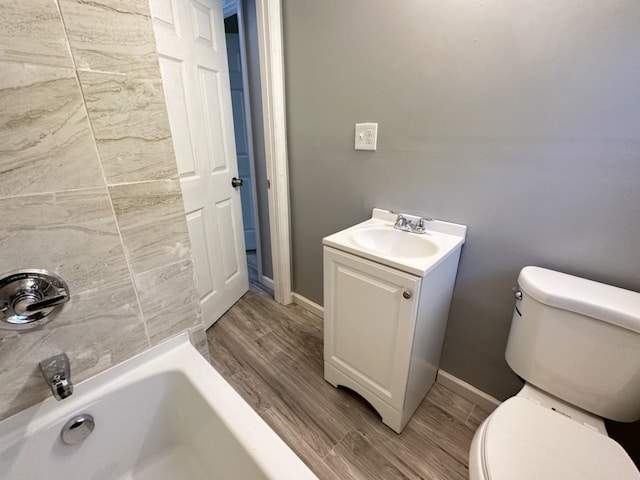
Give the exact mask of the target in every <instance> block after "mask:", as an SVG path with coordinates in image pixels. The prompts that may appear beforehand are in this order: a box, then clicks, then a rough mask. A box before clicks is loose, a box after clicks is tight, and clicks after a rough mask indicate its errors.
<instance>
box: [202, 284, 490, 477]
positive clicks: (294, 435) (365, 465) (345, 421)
mask: <svg viewBox="0 0 640 480" xmlns="http://www.w3.org/2000/svg"><path fill="white" fill-rule="evenodd" d="M322 327H323V324H322V319H320V318H319V317H317V316H315V315H313V314H311V313H309V312H307V311H306V310H304V309H302V308H300V307H299V306H296V305H293V306H286V307H285V306H282V305H279V304H277V303H276V302H275V301H274V300H273V299H272V298H270V297H269V296H268V295H265V294H264V293H263V292H261V291H254V290H250V291H249V292H248V293H247V294H246V295H245V296H244V297H243V298H242V299H240V301H239V302H238V303H236V304H235V305H234V306H233V307H232V308H231V309H230V310H229V311H228V312H227V313H226V314H225V315H224V316H223V317H222V318H221V319H220V320H218V322H216V324H215V325H214V326H213V327H211V328H210V329H209V330H208V331H207V338H208V341H209V350H210V352H211V362H212V364H213V366H214V367H215V368H216V369H217V370H218V371H219V372H220V373H221V374H222V375H223V376H224V377H225V378H226V380H227V381H228V382H229V383H230V384H231V385H232V386H233V387H234V388H235V389H236V390H237V391H238V393H239V394H240V395H241V396H242V397H243V398H244V399H245V400H246V401H247V402H248V403H249V404H250V405H251V406H252V407H253V409H254V410H255V411H256V412H257V413H258V414H259V415H260V416H261V417H262V418H263V419H264V420H265V421H266V422H267V423H268V424H269V425H270V426H271V428H273V429H274V430H275V431H276V433H278V435H280V437H281V438H282V439H283V440H284V441H285V442H286V443H287V444H288V445H289V446H290V447H291V448H292V449H293V450H294V451H295V452H296V454H298V456H299V457H300V458H301V459H302V460H303V461H304V462H305V463H306V464H307V465H308V466H309V467H310V468H311V470H313V471H314V473H315V474H316V475H317V476H318V477H319V478H320V479H340V480H343V479H358V480H360V479H362V480H376V479H380V480H387V479H430V480H435V479H454V480H455V479H460V480H465V479H467V478H468V468H467V466H468V451H469V446H470V444H471V438H472V437H473V433H474V431H475V429H476V428H477V426H478V425H479V423H480V422H481V421H482V420H483V419H484V418H485V416H486V414H485V413H484V412H482V411H481V410H480V409H478V407H477V406H475V405H474V404H472V403H471V402H469V401H467V400H465V399H464V398H462V397H460V396H458V395H456V394H455V393H453V392H451V391H449V390H448V389H446V388H444V387H442V386H440V385H435V386H434V387H433V388H432V389H431V391H430V392H429V394H428V395H427V397H426V399H425V400H424V401H423V402H422V405H421V406H420V408H419V409H418V411H417V412H416V414H415V415H414V416H413V418H412V419H411V421H410V422H409V424H408V425H407V427H406V428H405V430H404V432H403V433H402V434H401V435H398V434H396V433H395V432H393V431H392V430H391V429H390V428H388V427H387V426H385V425H384V424H383V423H382V422H381V421H380V418H379V416H378V415H377V413H376V412H375V411H374V410H373V408H372V407H371V406H369V405H368V404H367V403H366V402H365V401H364V400H363V399H362V398H361V397H359V396H358V395H357V394H355V393H353V392H350V391H347V390H343V389H336V388H334V387H333V386H331V385H330V384H329V383H327V382H325V381H324V378H323V351H322V348H323V332H322Z"/></svg>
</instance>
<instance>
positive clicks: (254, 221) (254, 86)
mask: <svg viewBox="0 0 640 480" xmlns="http://www.w3.org/2000/svg"><path fill="white" fill-rule="evenodd" d="M223 13H224V17H225V20H224V26H225V37H226V48H227V58H228V65H229V80H230V87H231V102H232V108H233V124H234V131H235V140H236V153H237V157H238V174H239V178H240V179H241V180H242V183H243V185H242V187H241V188H240V194H241V203H242V218H243V233H244V240H245V248H246V256H247V267H248V273H249V284H250V286H251V288H253V289H256V290H260V291H263V292H265V293H267V294H268V295H270V296H271V297H273V269H272V260H271V234H270V228H269V205H268V187H269V181H268V178H267V170H266V159H265V149H264V129H263V125H262V108H261V107H262V98H261V84H260V63H259V58H258V36H257V25H256V11H255V3H254V0H238V1H236V0H233V1H225V2H223Z"/></svg>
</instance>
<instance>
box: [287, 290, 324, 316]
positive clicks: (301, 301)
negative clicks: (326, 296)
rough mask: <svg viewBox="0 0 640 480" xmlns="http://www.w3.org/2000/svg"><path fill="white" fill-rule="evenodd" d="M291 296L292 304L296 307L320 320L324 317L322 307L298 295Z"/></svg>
mask: <svg viewBox="0 0 640 480" xmlns="http://www.w3.org/2000/svg"><path fill="white" fill-rule="evenodd" d="M292 296H293V303H295V304H296V305H300V306H301V307H302V308H304V309H305V310H308V311H310V312H311V313H313V314H315V315H317V316H319V317H320V318H323V317H324V307H322V306H320V305H318V304H317V303H315V302H312V301H311V300H309V299H308V298H306V297H303V296H302V295H300V294H299V293H295V292H294V293H293V294H292Z"/></svg>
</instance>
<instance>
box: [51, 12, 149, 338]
mask: <svg viewBox="0 0 640 480" xmlns="http://www.w3.org/2000/svg"><path fill="white" fill-rule="evenodd" d="M55 4H56V7H57V9H58V13H59V14H60V21H61V22H62V29H63V31H64V38H65V40H66V41H67V47H68V49H69V50H68V51H69V56H70V57H71V64H72V65H73V72H74V75H75V78H76V83H77V85H78V89H79V90H80V95H81V97H82V108H83V109H84V113H85V115H86V116H87V123H88V124H89V130H90V132H91V137H92V139H93V146H94V149H95V152H96V157H97V159H98V165H99V166H100V172H101V173H102V181H103V182H104V188H106V190H107V198H108V199H109V205H110V207H111V214H112V215H113V220H114V222H115V225H116V231H117V232H118V237H119V238H120V246H121V247H122V253H123V255H124V259H125V261H126V262H127V268H128V270H129V277H130V281H131V286H132V287H133V293H134V295H135V296H136V302H137V303H138V313H139V315H140V321H141V322H142V326H143V327H144V334H145V336H146V337H147V347H150V346H151V345H152V344H151V337H150V336H149V329H148V327H147V322H146V320H145V318H144V312H143V311H142V303H141V302H140V295H139V294H138V288H137V286H136V282H135V274H134V272H133V267H132V266H131V262H130V259H129V254H128V251H127V248H126V247H125V244H124V239H123V238H122V232H121V231H120V224H119V223H118V217H117V216H116V209H115V207H114V205H113V199H112V198H111V192H110V190H109V183H108V182H107V176H106V174H105V171H104V166H103V165H102V157H101V156H100V152H99V151H98V144H97V142H96V135H95V132H94V129H93V122H92V121H91V117H90V116H89V110H88V109H87V100H86V98H85V94H84V90H83V88H82V84H81V83H80V76H79V75H78V65H77V64H76V59H75V56H74V55H73V51H72V49H71V42H70V41H69V32H68V30H67V24H66V22H65V18H64V14H63V13H62V9H61V8H60V0H55Z"/></svg>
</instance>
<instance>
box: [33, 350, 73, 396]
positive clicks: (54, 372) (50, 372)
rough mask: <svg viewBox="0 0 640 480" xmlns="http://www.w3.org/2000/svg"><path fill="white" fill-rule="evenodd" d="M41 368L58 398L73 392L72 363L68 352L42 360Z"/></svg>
mask: <svg viewBox="0 0 640 480" xmlns="http://www.w3.org/2000/svg"><path fill="white" fill-rule="evenodd" d="M40 370H41V371H42V376H43V377H44V379H45V381H46V382H47V385H49V388H50V389H51V392H52V393H53V396H54V398H55V399H56V400H63V399H65V398H67V397H69V396H70V395H71V394H72V393H73V384H72V383H71V365H70V363H69V357H67V354H66V353H59V354H58V355H54V356H53V357H49V358H47V359H46V360H43V361H41V362H40Z"/></svg>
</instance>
